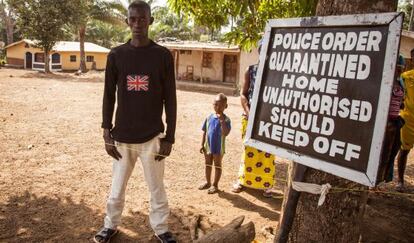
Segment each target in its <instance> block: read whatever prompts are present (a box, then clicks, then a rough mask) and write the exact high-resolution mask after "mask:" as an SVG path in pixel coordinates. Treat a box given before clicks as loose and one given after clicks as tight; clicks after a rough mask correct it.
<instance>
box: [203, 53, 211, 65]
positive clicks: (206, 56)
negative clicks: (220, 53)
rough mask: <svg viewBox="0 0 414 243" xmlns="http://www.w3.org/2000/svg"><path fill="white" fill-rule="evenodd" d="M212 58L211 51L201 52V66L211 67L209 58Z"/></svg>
mask: <svg viewBox="0 0 414 243" xmlns="http://www.w3.org/2000/svg"><path fill="white" fill-rule="evenodd" d="M212 59H213V53H211V52H203V67H208V68H209V67H211V60H212Z"/></svg>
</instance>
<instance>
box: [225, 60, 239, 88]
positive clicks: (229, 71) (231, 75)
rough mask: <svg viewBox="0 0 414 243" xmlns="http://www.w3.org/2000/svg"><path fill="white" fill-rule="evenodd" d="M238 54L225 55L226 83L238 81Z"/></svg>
mask: <svg viewBox="0 0 414 243" xmlns="http://www.w3.org/2000/svg"><path fill="white" fill-rule="evenodd" d="M236 73H237V55H224V60H223V81H224V82H225V83H236Z"/></svg>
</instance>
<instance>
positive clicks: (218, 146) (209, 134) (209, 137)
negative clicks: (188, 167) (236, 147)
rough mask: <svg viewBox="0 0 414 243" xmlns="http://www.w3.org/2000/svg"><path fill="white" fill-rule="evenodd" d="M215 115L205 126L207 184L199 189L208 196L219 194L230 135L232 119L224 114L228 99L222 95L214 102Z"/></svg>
mask: <svg viewBox="0 0 414 243" xmlns="http://www.w3.org/2000/svg"><path fill="white" fill-rule="evenodd" d="M213 108H214V111H215V113H213V114H211V115H209V116H208V117H207V118H206V120H205V121H204V124H203V128H202V130H203V132H204V133H203V139H202V142H201V149H200V153H202V154H204V157H205V163H206V169H205V173H206V183H204V184H202V185H201V186H200V187H199V188H198V189H200V190H205V189H208V194H213V193H216V192H218V183H219V181H220V177H221V161H222V159H223V155H224V152H225V138H226V136H227V135H228V134H229V133H230V129H231V124H230V119H229V118H228V117H227V116H226V115H225V114H224V113H223V111H224V110H225V109H226V108H227V97H226V96H225V95H224V94H222V93H220V94H218V95H217V96H216V98H215V99H214V102H213ZM213 161H214V168H215V170H214V172H215V173H214V182H213V185H211V171H212V166H213Z"/></svg>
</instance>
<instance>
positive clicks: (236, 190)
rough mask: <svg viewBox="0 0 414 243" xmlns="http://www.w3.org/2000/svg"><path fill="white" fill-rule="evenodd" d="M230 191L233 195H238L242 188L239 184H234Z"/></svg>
mask: <svg viewBox="0 0 414 243" xmlns="http://www.w3.org/2000/svg"><path fill="white" fill-rule="evenodd" d="M231 191H232V192H234V193H240V192H241V191H243V186H242V185H241V184H239V183H236V184H234V186H233V188H232V189H231Z"/></svg>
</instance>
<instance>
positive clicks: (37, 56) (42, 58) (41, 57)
mask: <svg viewBox="0 0 414 243" xmlns="http://www.w3.org/2000/svg"><path fill="white" fill-rule="evenodd" d="M34 59H35V62H42V63H44V62H45V55H44V54H43V53H35V58H34Z"/></svg>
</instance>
